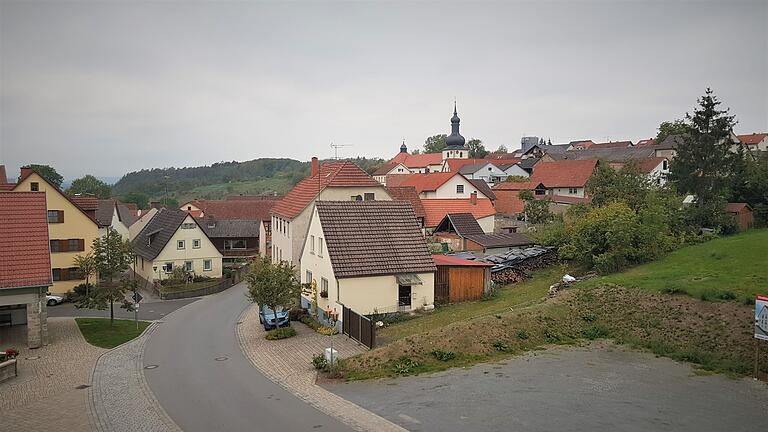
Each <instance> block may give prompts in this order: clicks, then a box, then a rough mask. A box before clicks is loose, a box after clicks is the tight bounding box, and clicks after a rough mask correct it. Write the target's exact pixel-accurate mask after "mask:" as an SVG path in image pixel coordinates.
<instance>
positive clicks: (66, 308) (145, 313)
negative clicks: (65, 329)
mask: <svg viewBox="0 0 768 432" xmlns="http://www.w3.org/2000/svg"><path fill="white" fill-rule="evenodd" d="M197 300H199V298H191V299H181V300H154V301H152V300H149V301H146V302H145V301H142V302H141V303H140V304H139V319H140V320H158V319H162V318H163V317H165V316H166V315H168V314H169V313H171V312H173V311H175V310H176V309H179V308H180V307H182V306H186V305H188V304H190V303H192V302H194V301H197ZM47 310H48V316H49V317H105V318H109V309H106V310H96V309H78V308H76V307H75V305H74V304H72V303H63V304H60V305H56V306H48V308H47ZM115 318H121V319H133V312H127V311H126V310H125V309H121V308H120V305H118V304H115Z"/></svg>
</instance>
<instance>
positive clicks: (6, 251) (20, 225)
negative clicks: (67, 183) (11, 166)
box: [0, 192, 52, 289]
mask: <svg viewBox="0 0 768 432" xmlns="http://www.w3.org/2000/svg"><path fill="white" fill-rule="evenodd" d="M0 220H2V223H0V289H1V288H20V287H41V286H50V285H51V284H52V280H51V254H50V252H49V248H50V246H49V244H48V217H47V206H46V202H45V193H44V192H0Z"/></svg>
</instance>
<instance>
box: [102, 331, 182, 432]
mask: <svg viewBox="0 0 768 432" xmlns="http://www.w3.org/2000/svg"><path fill="white" fill-rule="evenodd" d="M157 325H158V324H157V323H153V324H152V325H150V326H149V327H147V330H146V331H144V333H143V334H142V335H141V336H139V337H138V338H136V339H134V340H132V341H131V342H128V343H126V344H124V345H121V346H119V347H117V348H115V349H113V350H111V351H109V352H107V353H105V354H104V355H102V356H101V357H99V360H98V361H97V362H96V366H95V368H94V370H93V377H92V384H93V385H92V387H91V388H90V391H89V394H88V395H89V409H90V411H91V415H92V417H93V419H94V423H95V429H96V430H97V431H99V432H143V431H146V432H165V431H168V432H181V429H179V427H178V426H176V424H175V423H174V422H173V420H171V418H170V417H169V416H168V414H166V412H165V410H163V408H162V407H161V406H160V404H159V403H158V402H157V400H156V399H155V397H154V395H153V394H152V391H151V390H150V389H149V385H148V384H147V381H146V379H145V378H144V370H143V368H144V344H145V343H146V341H147V339H149V337H150V335H151V334H152V332H153V331H154V330H155V328H156V326H157Z"/></svg>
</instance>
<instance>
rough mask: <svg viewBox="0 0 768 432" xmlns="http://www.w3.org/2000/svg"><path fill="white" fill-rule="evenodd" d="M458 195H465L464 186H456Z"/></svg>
mask: <svg viewBox="0 0 768 432" xmlns="http://www.w3.org/2000/svg"><path fill="white" fill-rule="evenodd" d="M456 193H457V194H463V193H464V185H456Z"/></svg>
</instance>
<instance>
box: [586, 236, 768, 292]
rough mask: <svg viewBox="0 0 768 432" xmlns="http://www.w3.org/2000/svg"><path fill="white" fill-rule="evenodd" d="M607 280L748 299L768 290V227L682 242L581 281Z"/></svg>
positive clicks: (591, 284) (634, 286) (646, 287)
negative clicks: (645, 260) (617, 270)
mask: <svg viewBox="0 0 768 432" xmlns="http://www.w3.org/2000/svg"><path fill="white" fill-rule="evenodd" d="M604 283H614V284H617V285H621V286H625V287H632V288H642V289H646V290H651V291H658V292H668V293H679V294H689V295H691V296H693V297H696V298H699V299H702V300H712V299H723V300H740V301H747V300H748V299H753V298H754V296H755V294H756V293H766V292H768V230H767V229H762V230H751V231H747V232H744V233H741V234H737V235H733V236H728V237H722V238H718V239H715V240H712V241H709V242H706V243H702V244H698V245H694V246H688V247H684V248H682V249H679V250H677V251H675V252H672V253H670V254H669V255H667V256H665V257H663V258H661V259H659V260H658V261H654V262H651V263H648V264H644V265H641V266H637V267H634V268H631V269H629V270H627V271H624V272H621V273H616V274H611V275H606V276H603V277H599V278H595V279H591V280H588V281H584V282H582V283H580V285H582V286H585V287H594V286H597V285H601V284H604Z"/></svg>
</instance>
